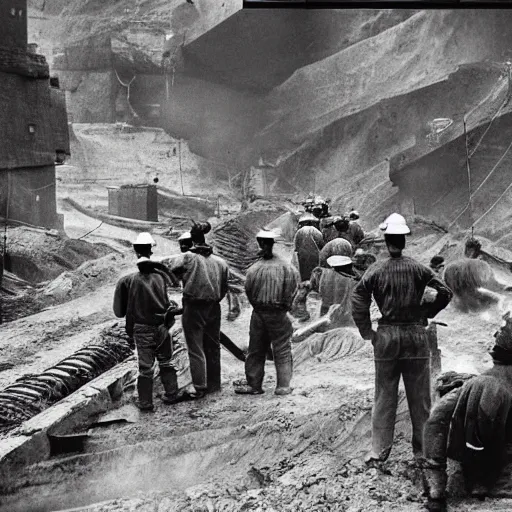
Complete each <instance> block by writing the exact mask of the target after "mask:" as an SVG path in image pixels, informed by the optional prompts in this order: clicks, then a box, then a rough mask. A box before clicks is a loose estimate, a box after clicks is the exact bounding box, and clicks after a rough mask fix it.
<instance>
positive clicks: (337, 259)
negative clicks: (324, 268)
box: [327, 256, 352, 267]
mask: <svg viewBox="0 0 512 512" xmlns="http://www.w3.org/2000/svg"><path fill="white" fill-rule="evenodd" d="M327 263H328V264H329V265H330V266H331V267H344V266H345V265H352V259H351V258H349V257H348V256H330V257H329V258H327Z"/></svg>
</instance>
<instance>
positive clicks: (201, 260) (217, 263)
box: [170, 252, 229, 302]
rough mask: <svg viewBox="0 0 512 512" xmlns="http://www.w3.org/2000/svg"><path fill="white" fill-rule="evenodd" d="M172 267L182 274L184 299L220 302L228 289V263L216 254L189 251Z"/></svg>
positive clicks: (172, 269)
mask: <svg viewBox="0 0 512 512" xmlns="http://www.w3.org/2000/svg"><path fill="white" fill-rule="evenodd" d="M170 267H171V271H172V272H173V273H174V272H176V273H177V274H178V275H180V274H181V276H182V280H183V298H184V299H190V300H200V301H212V302H219V301H221V300H222V299H223V298H224V296H225V295H226V293H227V291H228V273H229V267H228V264H227V263H226V262H225V261H224V260H223V259H222V258H220V257H219V256H216V255H215V254H211V255H210V256H204V255H202V254H198V253H194V252H187V253H184V254H183V255H182V256H181V257H180V258H178V259H177V260H176V261H175V262H173V263H172V264H171V266H170Z"/></svg>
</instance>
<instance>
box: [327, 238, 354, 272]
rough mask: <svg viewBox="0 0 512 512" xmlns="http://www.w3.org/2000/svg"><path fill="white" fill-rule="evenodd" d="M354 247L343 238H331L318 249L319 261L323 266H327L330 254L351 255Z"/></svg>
mask: <svg viewBox="0 0 512 512" xmlns="http://www.w3.org/2000/svg"><path fill="white" fill-rule="evenodd" d="M353 252H354V249H353V247H352V244H351V243H350V242H349V241H348V240H346V239H345V238H339V237H338V238H333V239H332V240H330V241H329V242H327V243H326V244H325V245H324V246H323V247H322V250H321V251H320V258H319V263H320V266H321V267H323V268H329V264H328V263H327V259H328V258H330V257H331V256H348V257H349V258H350V257H351V256H352V253H353Z"/></svg>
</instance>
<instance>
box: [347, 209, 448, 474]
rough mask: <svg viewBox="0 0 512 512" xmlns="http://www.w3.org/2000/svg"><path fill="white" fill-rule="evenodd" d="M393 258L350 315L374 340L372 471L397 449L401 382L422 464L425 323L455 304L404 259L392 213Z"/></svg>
mask: <svg viewBox="0 0 512 512" xmlns="http://www.w3.org/2000/svg"><path fill="white" fill-rule="evenodd" d="M381 229H382V230H383V231H384V237H385V240H386V246H387V249H388V251H389V255H390V257H389V258H388V259H386V260H384V261H382V262H377V263H374V264H373V265H372V266H371V267H370V268H369V269H368V270H367V271H366V272H365V274H364V275H363V277H362V278H361V280H360V281H359V283H358V284H357V286H356V287H355V288H354V291H353V294H352V315H353V318H354V321H355V323H356V326H357V327H358V328H359V332H360V333H361V336H362V337H363V338H364V339H365V340H371V342H372V344H373V348H374V361H375V400H374V406H373V414H372V450H371V452H370V453H369V454H368V456H367V457H366V463H367V464H369V465H374V464H378V463H379V462H383V461H385V460H386V459H387V458H388V457H389V453H390V452H391V447H392V445H393V437H394V428H395V418H396V409H397V404H398V384H399V381H400V375H401V376H402V378H403V381H404V386H405V393H406V396H407V403H408V405H409V412H410V416H411V422H412V430H413V436H412V446H413V452H414V455H415V457H417V458H421V454H422V442H423V428H424V425H425V422H426V421H427V418H428V416H429V412H430V406H431V399H430V364H429V359H430V350H429V344H428V337H427V330H426V326H427V325H428V321H427V318H434V317H435V316H436V315H437V313H439V312H440V311H441V310H442V309H444V308H445V307H446V306H447V305H448V303H449V302H450V300H451V298H452V292H451V290H450V289H449V288H448V287H447V286H446V285H445V284H444V283H443V282H442V281H441V280H440V279H439V278H438V277H436V276H435V274H434V272H433V271H432V269H430V268H428V267H426V266H424V265H422V264H420V263H418V262H417V261H415V260H414V259H412V258H409V257H407V256H403V255H402V251H403V250H404V247H405V235H407V234H410V230H409V227H408V226H407V224H406V222H405V219H404V218H403V217H402V216H401V215H399V214H397V213H394V214H392V215H390V216H389V217H388V218H387V219H386V221H385V222H384V224H382V225H381ZM427 286H429V287H432V288H434V289H435V290H436V291H437V295H436V298H435V299H434V300H433V301H432V302H429V303H428V304H426V305H422V297H423V293H424V291H425V288H426V287H427ZM372 297H373V298H374V299H375V302H376V303H377V306H378V308H379V310H380V312H381V314H382V318H381V319H380V320H379V327H378V329H377V332H375V331H374V330H373V329H372V322H371V318H370V304H371V301H372Z"/></svg>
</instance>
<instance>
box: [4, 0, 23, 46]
mask: <svg viewBox="0 0 512 512" xmlns="http://www.w3.org/2000/svg"><path fill="white" fill-rule="evenodd" d="M0 46H6V47H11V46H14V47H17V48H22V49H23V50H26V48H27V0H2V1H1V2H0Z"/></svg>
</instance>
